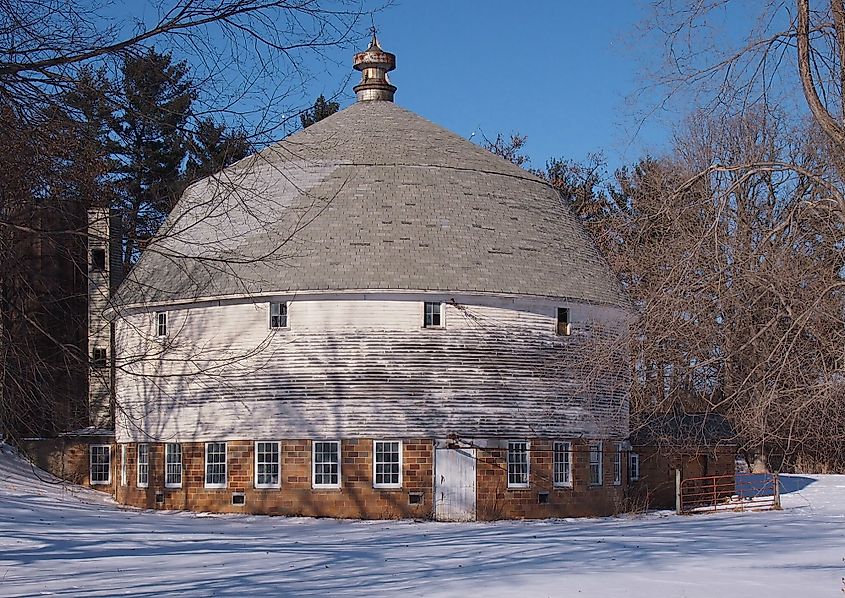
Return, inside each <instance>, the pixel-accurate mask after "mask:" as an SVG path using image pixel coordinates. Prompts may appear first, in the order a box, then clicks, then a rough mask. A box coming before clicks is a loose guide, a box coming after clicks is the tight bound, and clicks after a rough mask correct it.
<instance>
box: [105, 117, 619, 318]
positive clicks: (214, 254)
mask: <svg viewBox="0 0 845 598" xmlns="http://www.w3.org/2000/svg"><path fill="white" fill-rule="evenodd" d="M376 289H378V290H409V291H423V290H424V291H443V292H478V293H501V294H509V295H510V294H513V295H535V296H546V297H558V298H568V299H573V300H581V301H587V302H595V303H600V304H610V305H617V306H623V307H624V306H626V305H627V301H626V299H625V296H624V294H623V292H622V291H621V288H620V285H619V283H618V281H617V279H616V277H615V276H614V274H613V272H612V271H611V270H610V269H609V267H608V266H607V264H606V262H605V260H604V259H603V257H602V256H601V255H600V254H599V252H598V251H597V249H596V248H595V246H594V244H593V242H592V240H591V239H590V238H589V236H588V235H587V233H586V232H585V230H584V229H583V227H582V226H581V225H580V224H579V223H578V222H577V220H576V219H575V218H574V217H573V215H572V214H571V213H570V211H569V210H568V209H567V208H566V207H565V206H564V205H562V202H561V200H560V198H559V196H558V194H557V192H556V191H555V190H554V189H553V188H552V187H551V186H549V184H548V183H547V182H545V181H543V180H542V179H540V178H537V177H535V176H533V175H531V174H530V173H528V172H526V171H525V170H523V169H521V168H519V167H517V166H515V165H513V164H511V163H510V162H508V161H506V160H503V159H501V158H499V157H497V156H495V155H493V154H492V153H490V152H488V151H487V150H485V149H483V148H480V147H478V146H476V145H475V144H473V143H471V142H469V141H467V140H466V139H464V138H462V137H460V136H458V135H456V134H454V133H451V132H450V131H447V130H445V129H443V128H442V127H439V126H437V125H435V124H433V123H431V122H429V121H427V120H425V119H423V118H422V117H420V116H418V115H416V114H414V113H412V112H409V111H407V110H404V109H402V108H400V107H398V106H397V105H395V104H394V103H392V102H388V101H368V102H358V103H355V104H353V105H352V106H350V107H349V108H347V109H345V110H343V111H341V112H338V113H336V114H334V115H332V116H331V117H329V118H326V119H324V120H322V121H320V122H318V123H316V124H314V125H312V126H310V127H308V128H307V129H305V130H303V131H300V132H298V133H296V134H294V135H292V136H290V137H288V138H287V139H285V140H283V141H281V142H279V143H277V144H275V145H273V146H272V147H270V148H268V149H266V150H264V151H262V152H260V153H259V154H256V155H254V156H252V157H250V158H247V159H245V160H242V161H241V162H239V163H237V164H235V165H234V166H232V167H230V168H228V169H226V170H224V171H223V172H222V173H220V174H218V175H215V176H214V177H210V178H208V179H205V180H203V181H200V182H199V183H197V184H195V185H193V186H192V187H190V188H189V189H188V190H187V191H186V192H185V194H184V196H183V197H182V199H181V200H180V201H179V203H178V205H177V206H176V208H175V209H174V211H173V213H172V214H171V216H170V218H169V219H168V221H167V222H166V223H165V225H164V226H163V227H162V232H161V234H160V236H159V237H158V238H156V239H155V240H154V241H153V242H152V243H151V244H150V246H149V248H148V250H147V251H146V252H145V253H144V255H143V257H142V259H141V260H140V262H139V264H138V265H137V266H136V267H135V269H134V270H133V271H132V272H131V273H130V276H129V277H128V279H127V280H126V281H125V283H124V285H123V286H122V287H121V289H120V291H119V293H118V296H117V301H116V302H117V304H118V305H121V304H122V305H129V304H139V303H140V304H150V303H169V302H182V301H190V300H196V299H200V298H212V297H215V298H216V297H225V296H244V295H252V296H255V295H268V294H274V293H278V294H282V293H289V292H301V291H342V290H376Z"/></svg>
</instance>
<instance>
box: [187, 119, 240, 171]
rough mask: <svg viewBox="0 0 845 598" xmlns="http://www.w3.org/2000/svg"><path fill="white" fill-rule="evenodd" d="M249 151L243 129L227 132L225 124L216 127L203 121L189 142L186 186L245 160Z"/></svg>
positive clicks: (217, 124) (210, 120) (207, 120)
mask: <svg viewBox="0 0 845 598" xmlns="http://www.w3.org/2000/svg"><path fill="white" fill-rule="evenodd" d="M252 151H253V147H252V144H251V143H250V141H249V138H248V137H247V134H246V132H245V131H244V130H243V129H229V128H228V127H227V126H226V125H225V123H216V122H214V119H212V118H206V119H203V120H201V121H200V122H199V124H198V125H197V129H196V131H194V133H193V135H192V136H191V139H190V148H189V155H188V165H187V167H186V173H185V179H186V180H185V182H186V184H188V185H189V184H191V183H192V182H194V181H196V180H198V179H201V178H203V177H207V176H209V175H212V174H214V173H216V172H218V171H220V170H222V169H223V168H225V167H226V166H229V165H230V164H234V163H235V162H237V161H238V160H240V159H242V158H246V157H247V156H248V155H249V154H250V153H251V152H252Z"/></svg>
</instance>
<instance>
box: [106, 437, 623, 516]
mask: <svg viewBox="0 0 845 598" xmlns="http://www.w3.org/2000/svg"><path fill="white" fill-rule="evenodd" d="M434 446H435V443H434V441H432V440H430V439H411V440H408V439H405V440H403V443H402V452H403V455H402V469H403V471H402V488H401V489H377V488H374V487H373V454H372V453H373V441H372V440H371V439H356V440H343V441H341V487H340V488H339V489H315V488H312V486H311V481H312V480H311V455H312V452H311V450H312V447H311V441H310V440H305V439H302V440H283V441H280V451H281V453H280V461H281V487H280V488H273V489H259V488H255V484H254V475H255V474H254V472H255V443H254V442H252V441H240V440H239V441H229V442H227V463H228V471H227V478H228V484H227V488H222V489H209V488H205V487H204V475H205V473H204V472H205V469H204V468H205V444H204V443H182V464H183V479H182V487H181V488H165V485H164V444H161V443H150V444H149V455H150V460H149V461H150V462H149V466H150V467H149V471H150V474H149V486H148V487H147V488H138V487H137V484H136V479H137V478H136V475H137V445H135V444H127V445H126V447H127V449H126V460H127V463H126V466H127V483H126V485H122V484H120V483H118V484H116V485H115V492H116V498H117V500H118V501H119V502H121V503H124V504H127V505H132V506H136V507H141V508H150V509H154V508H158V509H186V510H192V511H211V512H222V513H252V514H269V515H291V516H310V517H340V518H365V519H396V518H418V519H431V518H433V517H434V504H433V496H434V461H433V459H434ZM505 446H506V443H505ZM551 449H552V442H551V441H549V440H532V441H531V453H530V454H531V473H530V487H529V488H527V489H519V490H515V489H508V487H507V449H506V448H488V449H479V450H478V461H477V471H476V481H477V518H478V519H479V520H495V519H518V518H548V517H578V516H599V515H612V514H614V513H618V512H619V511H620V510H622V505H623V501H624V495H625V492H624V488H625V487H626V484H627V459H626V458H623V468H622V471H623V478H622V483H621V484H619V485H614V484H613V480H612V477H613V461H612V459H613V456H612V452H611V451H610V450H609V443H608V447H607V448H606V449H605V451H604V463H603V466H604V475H603V478H604V484H603V485H601V486H595V487H594V486H590V485H589V483H588V480H589V453H588V447H587V444H586V442H582V441H575V442H573V468H572V473H573V484H572V487H567V488H556V487H554V484H553V470H552V453H551ZM119 460H120V449H119V448H118V450H117V451H115V471H116V472H118V473H117V474H116V476H117V478H116V479H118V480H119V479H120V478H119V471H120V463H119ZM233 493H243V495H244V504H243V505H233V504H232V494H233ZM541 493H548V497H547V502H541V498H540V494H541ZM412 494H414V495H417V496H418V497H419V502H418V503H417V504H411V495H412ZM157 499H158V500H157Z"/></svg>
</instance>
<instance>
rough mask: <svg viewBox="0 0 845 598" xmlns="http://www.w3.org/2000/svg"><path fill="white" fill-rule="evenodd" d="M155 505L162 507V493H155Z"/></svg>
mask: <svg viewBox="0 0 845 598" xmlns="http://www.w3.org/2000/svg"><path fill="white" fill-rule="evenodd" d="M156 504H157V505H163V504H164V492H156Z"/></svg>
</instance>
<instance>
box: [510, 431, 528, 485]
mask: <svg viewBox="0 0 845 598" xmlns="http://www.w3.org/2000/svg"><path fill="white" fill-rule="evenodd" d="M508 488H528V443H527V442H525V441H522V440H516V441H510V442H508Z"/></svg>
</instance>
